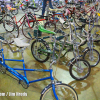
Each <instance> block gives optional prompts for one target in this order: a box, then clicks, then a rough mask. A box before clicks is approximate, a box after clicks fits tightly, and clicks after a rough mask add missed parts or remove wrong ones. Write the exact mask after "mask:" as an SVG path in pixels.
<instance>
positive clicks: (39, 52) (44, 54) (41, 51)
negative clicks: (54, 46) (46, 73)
mask: <svg viewBox="0 0 100 100" xmlns="http://www.w3.org/2000/svg"><path fill="white" fill-rule="evenodd" d="M31 52H32V55H33V57H34V58H35V59H36V60H37V61H39V62H46V61H47V60H48V59H49V57H50V53H49V52H50V48H49V46H48V44H47V43H46V41H44V40H42V39H36V40H35V41H33V43H32V45H31Z"/></svg>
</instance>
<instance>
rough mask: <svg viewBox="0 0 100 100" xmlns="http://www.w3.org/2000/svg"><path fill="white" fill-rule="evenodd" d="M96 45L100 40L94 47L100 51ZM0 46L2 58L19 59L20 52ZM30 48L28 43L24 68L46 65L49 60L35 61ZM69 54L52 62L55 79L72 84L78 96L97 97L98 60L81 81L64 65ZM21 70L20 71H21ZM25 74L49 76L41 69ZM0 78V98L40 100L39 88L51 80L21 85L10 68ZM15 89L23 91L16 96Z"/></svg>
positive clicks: (99, 83) (99, 93) (99, 86)
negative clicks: (2, 52) (54, 63)
mask: <svg viewBox="0 0 100 100" xmlns="http://www.w3.org/2000/svg"><path fill="white" fill-rule="evenodd" d="M40 13H41V12H40ZM21 15H23V12H21V11H20V14H19V15H17V17H18V18H20V17H21ZM0 31H1V33H4V32H5V30H4V28H3V25H2V24H0ZM20 38H24V37H23V35H22V33H21V30H20ZM24 39H25V38H24ZM25 41H26V40H25ZM99 45H100V43H98V44H96V43H95V49H96V50H98V51H99V53H100V46H99ZM11 46H12V48H13V50H16V49H18V48H17V47H15V45H14V44H12V45H11ZM3 47H4V54H5V58H9V59H21V54H20V53H12V52H11V51H10V49H9V47H8V46H7V45H3ZM85 47H86V45H85V46H83V47H81V49H84V48H85ZM30 49H31V43H30V46H29V47H28V48H27V49H26V50H25V51H24V59H25V66H26V68H35V69H48V68H49V61H47V62H45V63H39V62H37V61H36V60H35V59H34V58H33V56H32V54H31V50H30ZM72 57H73V55H72V53H71V52H69V53H68V54H67V55H66V56H65V57H64V58H62V59H60V61H59V63H58V64H56V65H53V70H54V77H55V79H56V80H58V81H62V82H63V83H66V84H68V85H70V86H72V87H73V88H74V89H75V90H76V92H77V94H78V99H79V100H100V79H99V76H100V63H99V64H98V65H97V66H96V67H94V68H91V73H90V75H89V77H87V78H86V79H85V80H82V81H76V80H74V79H73V78H72V77H71V76H70V74H69V69H68V66H67V65H66V63H67V62H68V61H69V60H70V59H71V58H72ZM6 63H7V64H8V65H9V66H11V67H18V68H22V63H16V62H6ZM21 74H23V72H22V71H21ZM27 74H28V78H29V79H30V80H32V79H38V78H41V77H44V76H48V74H47V73H44V72H42V73H41V72H34V73H33V72H32V73H27ZM0 80H1V81H0V100H39V98H40V95H41V91H42V90H43V88H44V87H46V86H47V85H48V84H49V83H50V81H49V80H46V81H41V82H37V83H31V84H30V86H29V88H28V89H24V88H23V87H22V86H21V85H20V84H19V81H18V80H16V78H15V77H14V76H12V75H11V74H10V73H9V72H6V74H2V73H0ZM18 93H22V94H23V95H20V96H18V95H17V94H18Z"/></svg>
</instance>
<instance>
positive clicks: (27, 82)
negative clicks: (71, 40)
mask: <svg viewBox="0 0 100 100" xmlns="http://www.w3.org/2000/svg"><path fill="white" fill-rule="evenodd" d="M0 54H1V56H2V61H0V64H1V65H2V66H4V67H5V68H6V70H7V71H9V72H10V73H11V74H13V75H14V76H15V77H17V78H18V79H19V80H24V82H26V84H27V85H28V86H29V83H33V82H38V81H43V80H47V79H51V82H52V90H53V93H54V96H55V98H56V100H59V99H58V97H57V95H56V92H55V83H54V78H53V76H52V73H53V69H52V68H50V69H48V70H46V69H26V68H25V63H24V59H22V60H17V59H5V58H4V54H3V47H2V43H1V50H0ZM22 57H23V55H22ZM5 61H16V62H22V63H23V68H11V67H9V66H8V65H6V64H5ZM16 70H19V71H24V76H23V75H21V74H20V73H18V72H17V71H16ZM26 71H37V72H49V73H50V76H49V77H45V78H41V79H37V80H32V81H29V80H28V79H27V75H26Z"/></svg>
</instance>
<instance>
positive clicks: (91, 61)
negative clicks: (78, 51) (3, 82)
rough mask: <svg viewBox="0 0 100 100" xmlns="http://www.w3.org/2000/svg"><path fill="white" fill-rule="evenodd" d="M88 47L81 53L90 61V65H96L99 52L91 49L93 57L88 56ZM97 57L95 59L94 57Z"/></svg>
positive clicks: (98, 59) (99, 57)
mask: <svg viewBox="0 0 100 100" xmlns="http://www.w3.org/2000/svg"><path fill="white" fill-rule="evenodd" d="M89 52H90V49H88V50H86V51H85V52H84V54H83V59H85V60H87V61H88V62H89V63H90V66H91V67H95V66H96V65H98V63H99V61H100V54H99V52H98V51H97V50H96V49H93V55H94V56H95V58H93V57H94V56H93V57H92V58H90V56H91V55H92V54H90V53H89ZM96 58H97V59H96Z"/></svg>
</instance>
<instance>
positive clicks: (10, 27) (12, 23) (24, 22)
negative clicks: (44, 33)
mask: <svg viewBox="0 0 100 100" xmlns="http://www.w3.org/2000/svg"><path fill="white" fill-rule="evenodd" d="M30 20H33V17H32V16H30V15H28V16H27V13H25V14H24V15H23V16H22V18H21V19H20V20H19V21H17V20H16V16H15V15H14V16H13V17H12V18H11V19H9V20H5V21H4V28H5V30H6V31H7V32H13V31H14V29H16V30H17V29H19V27H20V26H22V27H24V26H25V27H24V28H30V29H31V30H32V27H33V26H34V22H30ZM18 23H19V24H20V25H18ZM24 28H22V33H23V35H24V36H25V37H26V38H28V39H30V37H27V35H26V34H24V31H23V30H24ZM32 34H33V33H32ZM18 36H19V32H18V34H17V37H18ZM10 41H11V42H10V43H13V42H14V41H13V38H11V40H10Z"/></svg>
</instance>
